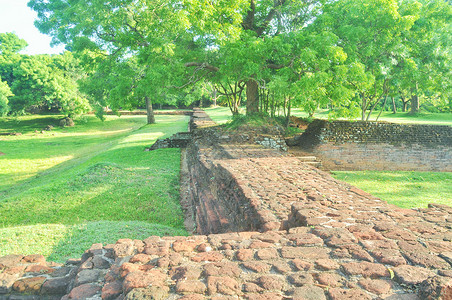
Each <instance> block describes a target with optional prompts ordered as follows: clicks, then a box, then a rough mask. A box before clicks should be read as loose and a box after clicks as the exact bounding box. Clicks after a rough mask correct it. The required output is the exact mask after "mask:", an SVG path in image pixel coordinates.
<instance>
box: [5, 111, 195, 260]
mask: <svg viewBox="0 0 452 300" xmlns="http://www.w3.org/2000/svg"><path fill="white" fill-rule="evenodd" d="M52 122H55V123H57V122H58V120H57V117H56V116H25V117H20V118H17V119H7V118H2V119H0V128H3V130H8V131H9V132H11V131H15V132H21V133H23V135H21V136H1V137H0V151H1V152H3V153H5V154H6V155H2V156H0V256H2V255H6V254H11V253H21V254H30V253H40V254H43V255H46V256H48V257H49V258H50V259H51V260H56V261H64V260H66V259H67V258H69V257H79V256H80V255H81V254H82V253H83V251H84V250H86V249H87V248H89V247H90V245H91V244H93V243H104V244H105V243H112V242H115V241H116V240H117V239H119V238H125V237H127V238H132V239H144V238H146V237H148V236H150V235H186V234H187V233H186V231H185V230H184V226H183V212H182V209H181V207H180V205H179V170H180V150H179V149H160V150H156V151H152V152H144V151H143V150H144V148H145V146H149V145H151V144H152V143H153V142H155V140H156V139H157V138H161V137H167V136H170V135H172V134H174V133H176V132H180V131H186V130H187V122H188V117H186V116H157V124H153V125H146V116H122V117H113V116H108V117H107V120H106V121H105V122H101V121H99V120H97V119H96V118H95V117H94V116H86V117H84V118H83V119H82V120H81V121H79V122H76V126H75V127H66V128H58V127H55V129H54V130H52V131H48V132H44V133H42V134H41V133H35V130H38V131H39V130H40V129H42V128H43V127H44V126H45V125H49V124H52Z"/></svg>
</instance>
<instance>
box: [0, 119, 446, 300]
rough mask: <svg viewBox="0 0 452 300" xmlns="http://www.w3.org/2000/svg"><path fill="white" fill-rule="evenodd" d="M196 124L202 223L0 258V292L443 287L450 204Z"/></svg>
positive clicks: (318, 291) (273, 293)
mask: <svg viewBox="0 0 452 300" xmlns="http://www.w3.org/2000/svg"><path fill="white" fill-rule="evenodd" d="M203 122H204V125H206V124H209V123H208V121H203ZM196 126H199V124H196ZM205 130H211V129H205ZM203 134H206V133H205V132H204V133H203V132H202V130H201V131H200V132H198V137H197V139H195V141H194V144H195V145H194V146H192V147H193V148H192V151H193V153H192V157H191V158H190V159H192V164H191V174H190V176H191V178H190V180H191V184H192V188H193V190H194V191H193V195H192V197H193V199H192V201H196V202H193V205H194V206H201V207H200V208H199V209H198V211H197V213H196V214H195V216H194V217H195V219H196V220H197V225H198V230H199V231H201V232H203V233H205V235H194V236H189V237H149V238H147V239H146V240H144V241H137V240H135V241H134V240H128V239H123V240H119V241H118V242H117V243H115V244H114V245H106V246H102V245H100V244H96V245H93V247H91V249H89V250H87V251H86V252H85V254H84V255H83V256H82V259H81V260H71V261H68V263H67V264H66V266H63V267H61V266H53V265H52V264H49V263H47V262H45V260H43V259H42V258H41V257H38V256H34V257H27V259H24V257H23V256H8V257H4V258H0V299H3V298H4V299H9V297H10V296H12V297H11V299H20V297H22V296H23V295H22V296H21V295H19V294H17V293H18V292H19V291H25V290H26V291H27V292H28V293H32V294H34V296H33V297H34V298H33V299H53V298H51V297H55V298H56V299H57V298H61V296H63V295H64V296H63V297H62V299H80V297H81V298H83V297H85V298H86V297H91V298H93V299H99V298H102V299H212V300H213V299H270V300H275V299H440V297H441V299H450V297H452V288H451V286H452V283H451V280H452V250H451V248H452V236H451V229H452V208H451V207H448V206H444V205H430V207H429V208H428V209H417V210H409V209H400V208H397V207H395V206H391V205H388V204H387V203H385V202H383V201H381V200H379V199H377V198H375V197H372V196H371V195H368V194H366V193H365V192H363V191H361V190H359V189H357V188H354V187H351V186H349V185H347V184H344V183H341V182H339V181H336V180H334V179H333V178H331V177H330V176H329V175H328V174H326V173H324V172H322V171H319V170H317V169H315V168H312V167H310V166H308V165H305V164H303V163H301V162H299V161H298V160H296V159H295V158H292V157H287V156H285V155H283V154H281V153H280V152H276V151H274V150H268V149H263V148H261V147H255V146H253V145H244V144H237V145H235V144H233V143H230V142H227V140H226V142H224V141H223V138H221V134H217V133H213V134H217V138H218V139H217V140H215V139H213V140H210V142H212V141H213V142H214V143H210V142H205V141H204V140H203V137H202V135H203ZM209 136H211V134H209ZM222 141H223V142H222ZM215 143H216V144H215ZM195 154H196V155H195ZM196 195H197V196H200V198H199V199H197V200H195V196H196ZM228 201H229V203H228ZM212 232H215V233H212ZM27 270H28V271H29V272H28V273H27ZM52 270H53V271H52ZM14 297H16V298H14ZM17 297H19V298H17ZM30 299H31V298H30Z"/></svg>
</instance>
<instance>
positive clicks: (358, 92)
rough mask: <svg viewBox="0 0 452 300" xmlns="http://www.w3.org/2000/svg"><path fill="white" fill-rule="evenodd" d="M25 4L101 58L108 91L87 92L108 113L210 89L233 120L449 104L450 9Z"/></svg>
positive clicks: (415, 5) (45, 0)
mask: <svg viewBox="0 0 452 300" xmlns="http://www.w3.org/2000/svg"><path fill="white" fill-rule="evenodd" d="M29 6H30V7H31V8H32V9H34V10H35V11H36V12H37V13H38V18H39V20H38V21H37V23H36V25H37V27H38V28H39V29H40V30H41V31H42V32H44V33H47V34H50V35H51V36H52V37H53V41H54V43H64V44H66V45H67V48H68V49H69V50H71V51H74V52H75V53H78V55H80V56H81V57H91V58H95V59H94V61H97V63H98V64H97V65H96V67H95V68H92V73H91V75H92V77H90V78H96V80H100V82H103V84H102V85H100V83H99V82H98V83H97V85H98V88H97V91H95V89H94V88H95V86H96V82H91V83H90V84H87V87H89V88H90V91H91V95H92V96H93V97H94V96H96V95H97V97H98V99H97V100H96V101H101V102H99V103H101V104H102V105H110V106H112V107H119V106H121V107H127V106H128V105H129V104H133V103H137V101H143V99H147V101H151V100H152V101H154V102H158V101H161V99H162V98H164V97H165V95H168V94H177V93H181V92H182V93H183V92H184V91H185V89H186V88H192V87H193V86H194V85H196V84H203V82H205V81H208V82H210V83H211V84H212V85H213V86H214V88H215V90H216V91H218V93H219V94H221V95H223V96H224V97H225V98H226V99H227V102H228V103H229V106H230V108H231V111H232V112H233V113H237V112H238V109H237V108H238V105H240V103H241V102H242V101H243V100H245V101H246V105H247V112H248V113H255V112H259V111H261V110H264V111H267V112H270V113H272V112H274V111H275V107H283V108H284V109H283V110H284V112H285V114H288V113H290V107H291V106H293V105H296V106H301V107H304V108H305V110H307V111H308V112H310V113H314V111H315V110H316V109H317V108H318V107H327V106H328V107H329V108H331V109H332V111H333V113H336V115H341V116H344V115H345V116H350V117H353V116H355V115H356V114H357V113H359V112H360V113H361V117H362V119H369V116H370V113H371V112H372V111H373V110H374V109H375V108H376V107H377V105H381V101H382V99H386V97H387V96H392V97H395V96H396V97H400V98H403V97H405V98H409V99H410V102H411V107H412V111H413V112H416V111H417V107H418V105H419V99H421V98H422V97H424V98H429V99H441V100H439V101H443V102H444V101H449V102H450V97H451V95H450V86H451V82H450V78H451V76H449V75H450V70H451V68H450V67H451V66H450V62H451V57H450V56H451V53H450V49H451V47H450V46H451V37H450V34H449V33H450V27H451V22H450V18H451V15H452V14H451V4H450V3H449V2H448V1H445V0H418V1H414V0H406V1H397V0H363V1H352V0H337V1H326V0H303V1H295V0H274V1H267V0H238V1H231V0H215V1H212V0H208V1H207V0H182V1H180V0H178V1H174V0H156V1H150V0H110V1H90V0H79V1H67V0H31V1H30V2H29ZM99 96H101V97H99ZM101 99H104V100H101ZM102 101H103V102H102ZM437 101H438V100H437ZM148 104H149V103H148ZM148 107H149V106H148Z"/></svg>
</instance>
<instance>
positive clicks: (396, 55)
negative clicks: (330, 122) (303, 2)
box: [316, 0, 419, 120]
mask: <svg viewBox="0 0 452 300" xmlns="http://www.w3.org/2000/svg"><path fill="white" fill-rule="evenodd" d="M401 3H402V2H401ZM402 4H403V3H402ZM401 13H402V12H401V11H400V9H399V5H398V1H397V0H364V1H353V0H341V1H333V2H331V3H329V4H328V5H326V6H325V7H324V11H323V14H322V16H321V17H320V18H319V19H318V20H317V21H316V26H318V30H321V31H323V30H328V31H331V32H332V33H334V34H335V35H337V36H338V38H339V39H338V46H340V47H342V48H343V49H344V51H345V52H346V53H347V56H348V59H347V61H348V63H349V64H350V74H349V78H350V79H349V83H350V85H351V86H352V87H353V88H354V89H355V90H356V92H357V94H358V95H359V97H360V98H361V119H362V120H369V117H370V114H371V112H372V111H373V109H374V108H375V107H376V105H377V103H378V102H379V101H380V99H382V98H383V97H384V96H385V95H386V94H387V92H388V88H389V86H388V85H389V82H388V81H389V80H390V79H391V77H392V76H393V69H394V66H395V65H396V64H397V63H398V61H399V60H401V59H403V57H404V56H405V54H406V52H407V49H406V45H404V43H403V42H404V39H403V34H404V33H405V32H407V31H409V30H410V28H411V27H412V26H413V24H414V22H415V21H416V19H417V18H418V14H419V11H418V10H416V7H413V9H412V10H406V11H404V13H405V14H401Z"/></svg>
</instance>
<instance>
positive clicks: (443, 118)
mask: <svg viewBox="0 0 452 300" xmlns="http://www.w3.org/2000/svg"><path fill="white" fill-rule="evenodd" d="M242 110H243V112H242V113H244V109H242ZM205 111H206V112H207V114H208V115H209V116H210V118H211V119H212V120H214V121H215V122H217V123H219V124H223V123H226V122H227V121H229V120H231V119H232V114H231V112H230V110H229V108H227V107H220V106H218V107H214V108H206V109H205ZM291 114H292V115H294V116H297V117H303V118H305V117H308V114H307V113H305V112H303V111H301V110H300V109H296V108H295V109H293V110H292V113H291ZM377 116H378V112H377V113H373V114H372V116H371V119H370V121H375V119H376V118H377ZM314 118H318V119H328V111H327V110H321V111H319V112H317V113H316V114H315V115H314ZM379 121H385V122H392V123H400V124H430V125H449V126H452V114H451V113H419V114H417V115H416V116H413V115H411V114H409V113H402V112H400V113H397V114H393V113H391V112H383V113H382V114H381V116H380V119H379Z"/></svg>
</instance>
